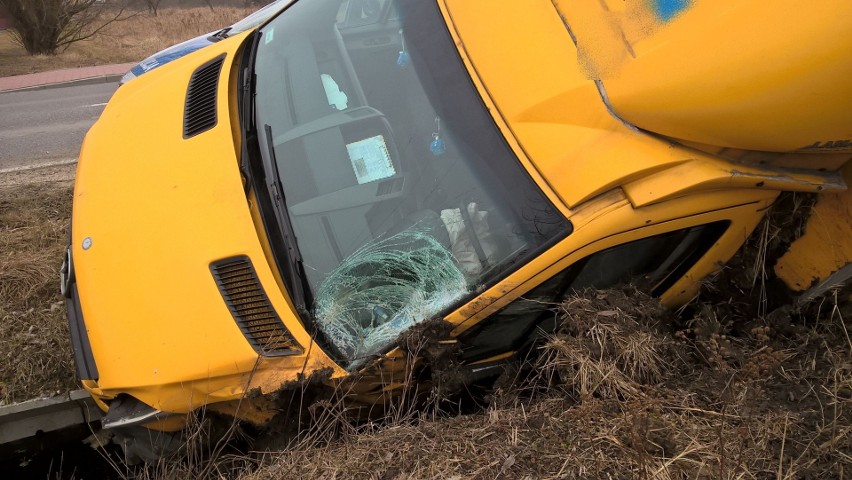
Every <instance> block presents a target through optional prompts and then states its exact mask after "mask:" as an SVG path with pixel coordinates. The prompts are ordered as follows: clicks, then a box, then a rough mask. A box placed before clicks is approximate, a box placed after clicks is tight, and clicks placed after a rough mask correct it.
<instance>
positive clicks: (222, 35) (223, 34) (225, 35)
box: [210, 27, 231, 42]
mask: <svg viewBox="0 0 852 480" xmlns="http://www.w3.org/2000/svg"><path fill="white" fill-rule="evenodd" d="M230 31H231V27H225V28H223V29H222V30H219V31H218V32H216V33H214V34H213V35H210V39H211V40H213V41H214V42H218V41H219V40H224V39H226V38H228V32H230Z"/></svg>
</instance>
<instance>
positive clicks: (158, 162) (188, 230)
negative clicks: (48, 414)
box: [71, 35, 335, 412]
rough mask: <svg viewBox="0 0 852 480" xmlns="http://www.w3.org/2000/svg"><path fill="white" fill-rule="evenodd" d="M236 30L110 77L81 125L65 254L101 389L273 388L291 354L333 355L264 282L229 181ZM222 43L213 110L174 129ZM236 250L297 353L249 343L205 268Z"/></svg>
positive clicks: (300, 364) (169, 400)
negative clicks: (193, 124)
mask: <svg viewBox="0 0 852 480" xmlns="http://www.w3.org/2000/svg"><path fill="white" fill-rule="evenodd" d="M245 38H246V35H240V36H236V37H233V38H231V39H227V40H223V41H221V42H218V43H216V44H215V45H213V46H211V47H209V48H206V49H204V50H201V51H197V52H195V53H192V54H189V55H187V56H185V57H183V58H181V59H178V60H175V61H174V62H172V63H170V64H169V65H167V66H166V67H163V68H160V69H157V70H155V71H153V72H150V73H148V74H146V75H145V76H144V77H142V78H140V79H138V80H137V81H134V82H132V83H130V84H128V85H126V86H124V87H122V88H120V89H119V90H118V91H117V92H116V94H115V95H114V97H113V98H112V100H111V101H110V103H109V104H108V105H107V107H106V109H105V110H104V112H103V114H102V116H101V117H100V119H99V120H98V121H97V122H96V123H95V125H94V126H93V127H92V129H91V130H90V131H89V133H88V134H87V136H86V138H85V141H84V144H83V148H82V151H81V154H80V159H79V164H78V170H77V181H76V186H75V191H74V210H73V220H72V232H73V233H72V240H71V241H72V257H73V260H74V265H75V271H76V279H77V287H78V290H79V293H80V301H81V310H82V314H83V315H82V316H83V319H84V322H85V326H86V331H87V332H88V335H89V341H90V344H91V348H92V353H93V357H94V361H95V364H96V366H97V370H98V373H99V378H98V379H97V383H98V385H99V387H100V389H101V391H102V393H103V394H104V395H107V396H108V395H110V393H111V392H112V393H119V392H120V393H130V394H133V395H136V396H137V398H139V399H140V400H142V401H144V402H146V403H148V404H150V405H152V406H154V407H155V408H160V409H162V410H166V411H177V412H181V411H189V410H191V409H192V408H195V407H197V406H199V405H201V404H204V403H207V402H213V401H217V400H227V399H232V398H236V397H237V396H238V395H240V394H242V393H243V392H244V391H245V390H246V389H248V388H251V387H252V386H254V385H260V384H262V386H263V389H264V391H266V389H267V388H276V386H280V385H281V384H282V383H284V382H286V381H291V380H295V379H296V376H297V375H298V373H299V372H302V371H304V369H305V368H307V369H308V370H309V371H310V370H313V369H320V368H324V367H332V368H335V366H334V364H333V363H332V362H331V361H330V360H329V359H328V358H327V357H325V355H324V354H323V353H322V352H321V351H320V349H319V348H310V345H311V339H310V337H309V336H308V334H307V333H306V332H305V330H304V329H303V328H302V327H301V324H300V323H299V320H298V319H297V318H296V317H295V315H293V313H292V308H291V306H290V303H289V300H288V299H287V297H286V296H285V295H284V293H283V292H282V291H281V290H280V289H279V288H278V287H277V284H276V282H275V279H274V276H273V273H272V271H271V269H270V267H269V265H268V263H267V262H266V259H265V256H264V252H263V248H262V245H261V242H260V239H259V237H258V235H257V233H256V232H257V231H256V229H255V225H254V223H253V221H252V217H251V213H250V209H249V206H248V201H247V199H246V195H245V192H244V190H243V183H242V178H241V175H240V172H239V168H238V162H237V153H236V151H235V146H234V145H235V141H234V139H235V137H234V135H233V133H232V126H233V123H232V120H233V119H232V117H231V113H230V112H232V111H233V110H234V108H233V107H234V98H233V96H232V95H229V92H230V91H235V90H236V88H235V85H233V80H234V79H233V78H232V72H234V71H236V67H235V66H234V65H233V62H234V61H235V55H236V53H237V52H238V50H239V48H240V46H241V43H242V42H243V40H244V39H245ZM222 56H224V65H223V67H222V73H221V76H220V78H219V82H218V87H216V94H215V95H216V104H217V117H218V118H217V122H216V124H215V126H214V127H213V128H212V129H210V130H207V131H203V132H201V133H198V134H197V135H194V136H191V137H189V138H184V134H183V122H184V104H185V101H186V98H187V85H188V83H189V81H190V77H191V76H192V75H193V72H194V71H196V69H198V68H199V67H200V66H203V65H205V64H208V62H209V61H210V60H212V59H216V58H219V57H222ZM84 245H86V247H84ZM240 255H244V256H247V257H248V258H249V259H250V260H251V262H252V264H253V266H254V268H255V270H256V274H257V277H258V279H259V280H260V283H261V284H262V285H263V288H264V290H265V292H266V294H267V296H268V297H269V301H270V302H271V304H272V306H273V307H274V309H275V310H276V312H277V313H278V315H279V316H280V317H281V318H282V320H283V321H284V323H285V325H286V326H287V328H288V329H289V330H290V332H291V333H292V335H293V337H294V338H295V340H296V341H297V342H298V343H299V344H300V345H301V346H302V347H303V350H304V352H307V353H304V352H303V353H301V354H298V355H291V356H284V357H276V358H273V359H268V358H266V357H258V354H257V352H255V351H254V349H253V348H252V347H251V345H250V344H249V342H248V341H247V339H246V338H245V337H244V336H243V334H242V332H241V330H240V328H239V327H238V325H237V323H236V322H235V319H234V317H233V316H232V315H231V313H230V311H229V308H228V306H227V305H226V303H225V300H224V299H223V295H222V294H221V293H220V290H219V288H218V286H217V283H216V281H215V279H214V277H213V275H212V273H211V264H212V263H214V262H216V261H218V260H221V259H225V258H229V257H234V256H240ZM152 386H154V387H155V388H151V387H152ZM143 387H145V388H143ZM134 389H138V392H137V391H136V390H134ZM188 389H189V390H191V391H190V392H187V390H188ZM190 398H191V399H192V400H191V402H190V403H189V404H188V403H187V402H188V400H187V399H190Z"/></svg>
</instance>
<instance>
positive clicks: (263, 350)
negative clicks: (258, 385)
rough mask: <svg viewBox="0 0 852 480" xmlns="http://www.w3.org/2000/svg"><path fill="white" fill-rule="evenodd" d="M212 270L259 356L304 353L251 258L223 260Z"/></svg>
mask: <svg viewBox="0 0 852 480" xmlns="http://www.w3.org/2000/svg"><path fill="white" fill-rule="evenodd" d="M210 270H211V271H212V272H213V278H214V279H215V280H216V285H218V286H219V291H220V292H221V293H222V298H223V299H225V304H227V305H228V309H229V310H230V311H231V315H233V316H234V320H236V321H237V325H238V326H239V327H240V330H242V332H243V335H245V337H246V339H247V340H248V342H249V343H250V344H251V346H252V347H254V349H255V350H256V351H257V353H259V354H261V355H264V356H270V357H275V356H282V355H297V354H300V353H302V348H301V347H300V346H299V344H298V343H296V340H295V339H294V338H293V335H292V334H290V332H289V331H288V330H287V329H286V328H285V327H284V324H283V323H282V322H281V318H279V317H278V314H277V313H276V312H275V309H273V308H272V304H271V303H269V298H268V297H267V296H266V292H265V291H264V290H263V286H261V284H260V280H258V278H257V274H256V273H255V271H254V266H252V264H251V260H249V258H248V257H246V256H238V257H232V258H227V259H224V260H220V261H218V262H216V263H213V264H212V265H210Z"/></svg>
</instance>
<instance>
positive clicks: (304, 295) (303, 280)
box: [263, 125, 312, 314]
mask: <svg viewBox="0 0 852 480" xmlns="http://www.w3.org/2000/svg"><path fill="white" fill-rule="evenodd" d="M263 129H264V133H265V134H266V135H265V137H266V142H265V143H266V145H265V146H266V151H267V158H268V159H269V164H268V165H266V166H267V167H268V168H269V169H268V172H269V173H270V174H271V176H272V179H271V181H270V180H267V182H266V187H267V188H268V189H269V195H270V197H271V198H272V205H273V207H274V208H275V213H276V217H277V218H278V226H279V228H280V229H281V237H282V239H283V240H284V245H285V247H286V249H287V252H286V265H284V266H285V267H286V268H284V269H283V270H284V271H283V272H282V273H283V274H284V275H285V276H286V277H287V280H289V281H288V282H287V283H288V285H289V287H290V289H292V291H291V292H290V294H291V295H292V296H293V297H294V298H293V303H295V304H296V306H297V308H298V309H299V310H300V311H301V312H302V313H304V314H309V311H308V305H311V304H312V300H311V286H310V284H309V283H308V279H307V276H306V275H305V266H304V263H303V262H302V254H301V252H300V251H299V245H298V244H297V243H296V233H295V231H294V230H293V223H292V222H291V221H290V213H289V212H288V211H287V202H286V201H285V197H284V189H283V186H282V185H281V177H279V176H278V160H277V159H276V157H275V145H274V144H273V143H272V142H273V140H272V138H273V137H272V127H271V126H270V125H264V126H263Z"/></svg>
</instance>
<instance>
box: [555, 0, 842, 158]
mask: <svg viewBox="0 0 852 480" xmlns="http://www.w3.org/2000/svg"><path fill="white" fill-rule="evenodd" d="M554 3H555V4H556V5H557V8H558V9H559V11H560V13H561V14H562V16H563V18H564V19H565V23H566V25H567V26H568V28H570V29H571V30H572V32H573V33H574V36H575V38H576V42H577V45H578V46H579V47H580V49H581V52H583V53H585V55H583V56H581V57H578V61H579V62H581V63H582V64H584V66H585V67H586V68H585V73H586V74H587V75H588V76H589V78H593V79H598V80H601V83H602V89H603V90H604V91H605V95H606V97H607V99H608V101H609V103H610V105H611V107H612V108H613V110H614V111H615V112H616V113H617V114H618V115H619V116H620V117H621V118H623V119H624V120H626V121H627V122H629V123H631V124H633V125H636V126H638V127H640V128H643V129H646V130H649V131H652V132H656V133H659V134H662V135H666V136H669V137H673V138H677V139H680V140H684V141H690V142H697V143H703V144H710V145H717V146H723V147H731V148H740V149H749V150H762V151H774V152H788V151H797V150H801V151H829V152H831V151H846V152H850V151H852V89H850V88H849V87H848V85H849V78H850V77H852V55H850V52H852V35H850V34H849V33H850V32H852V19H850V17H849V15H847V14H846V13H848V9H849V3H848V2H847V1H846V0H825V1H818V2H798V1H794V0H782V1H778V2H771V3H767V2H765V1H761V0H736V1H722V2H720V1H712V0H694V1H691V2H684V3H685V4H686V6H685V7H684V8H683V10H682V11H679V12H676V14H675V15H674V16H673V17H671V18H664V17H661V16H660V14H659V12H657V11H654V10H655V8H654V4H655V3H656V2H650V1H649V2H639V1H628V2H622V1H607V2H601V1H599V0H576V1H574V0H572V1H565V0H559V1H555V2H554Z"/></svg>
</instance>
